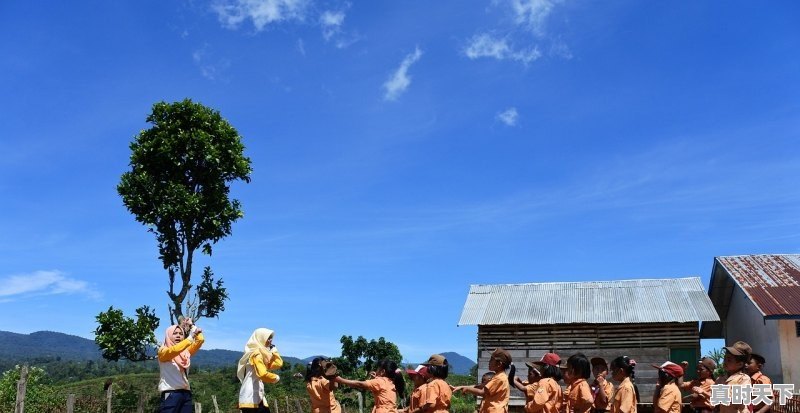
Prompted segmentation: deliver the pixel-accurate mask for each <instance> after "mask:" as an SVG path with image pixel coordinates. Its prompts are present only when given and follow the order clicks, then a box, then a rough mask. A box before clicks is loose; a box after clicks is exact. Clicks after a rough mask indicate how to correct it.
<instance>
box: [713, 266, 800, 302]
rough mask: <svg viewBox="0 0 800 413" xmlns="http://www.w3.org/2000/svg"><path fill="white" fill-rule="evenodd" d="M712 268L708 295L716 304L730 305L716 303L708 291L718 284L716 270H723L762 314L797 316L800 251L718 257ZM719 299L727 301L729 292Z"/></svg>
mask: <svg viewBox="0 0 800 413" xmlns="http://www.w3.org/2000/svg"><path fill="white" fill-rule="evenodd" d="M717 266H719V268H716V267H717ZM714 267H715V269H714V270H713V271H712V279H711V284H710V287H709V295H710V296H711V297H712V300H713V301H714V303H715V304H716V305H718V306H721V307H722V306H724V307H725V308H727V306H728V305H730V303H728V302H725V303H719V302H718V301H720V300H719V299H715V298H716V294H712V293H713V291H711V290H713V289H714V288H715V286H716V285H721V284H720V282H721V281H719V280H717V281H716V282H715V280H716V279H717V277H718V276H721V275H722V273H720V272H719V271H718V269H722V270H724V272H725V274H727V275H728V276H729V277H730V278H732V279H733V281H734V282H736V285H738V286H739V288H741V289H742V291H744V293H745V294H746V295H747V296H748V297H749V298H750V300H751V301H752V302H753V304H755V306H756V308H758V310H759V311H760V312H761V314H762V315H763V316H764V317H766V318H796V317H800V254H771V255H740V256H733V257H717V258H716V259H715V262H714ZM721 298H722V300H723V301H724V299H725V298H727V299H728V300H730V296H729V295H728V296H727V297H725V296H722V297H721ZM726 313H727V312H726ZM720 314H722V313H720Z"/></svg>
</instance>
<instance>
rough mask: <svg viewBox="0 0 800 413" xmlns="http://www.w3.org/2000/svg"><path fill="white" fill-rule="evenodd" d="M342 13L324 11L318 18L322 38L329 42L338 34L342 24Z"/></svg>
mask: <svg viewBox="0 0 800 413" xmlns="http://www.w3.org/2000/svg"><path fill="white" fill-rule="evenodd" d="M344 17H345V15H344V12H343V11H335V12H334V11H325V12H323V13H322V15H321V16H320V17H319V24H320V26H322V37H324V38H325V41H329V40H330V39H331V37H333V36H334V35H335V34H337V33H339V32H340V31H341V28H342V23H344Z"/></svg>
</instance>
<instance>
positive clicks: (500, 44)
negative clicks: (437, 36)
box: [464, 33, 542, 64]
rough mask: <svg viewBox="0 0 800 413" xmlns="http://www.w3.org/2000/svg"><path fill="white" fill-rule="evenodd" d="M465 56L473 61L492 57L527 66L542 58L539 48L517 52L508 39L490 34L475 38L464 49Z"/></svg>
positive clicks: (479, 35)
mask: <svg viewBox="0 0 800 413" xmlns="http://www.w3.org/2000/svg"><path fill="white" fill-rule="evenodd" d="M464 54H466V55H467V57H469V58H470V59H473V60H475V59H480V58H482V57H490V58H495V59H497V60H506V59H508V60H515V61H518V62H522V63H525V64H528V63H530V62H533V61H535V60H537V59H539V58H540V57H541V56H542V54H541V52H539V49H538V48H537V47H533V48H531V49H527V50H515V49H514V48H513V46H512V45H511V44H509V41H508V39H506V38H498V37H494V36H492V35H491V34H489V33H482V34H478V35H475V36H473V37H472V39H470V41H469V44H468V45H467V47H466V48H465V49H464Z"/></svg>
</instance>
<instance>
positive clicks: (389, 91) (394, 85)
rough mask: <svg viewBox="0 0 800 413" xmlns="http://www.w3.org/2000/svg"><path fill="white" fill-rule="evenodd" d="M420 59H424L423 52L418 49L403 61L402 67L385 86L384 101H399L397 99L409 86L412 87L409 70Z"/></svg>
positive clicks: (390, 77)
mask: <svg viewBox="0 0 800 413" xmlns="http://www.w3.org/2000/svg"><path fill="white" fill-rule="evenodd" d="M420 57H422V51H421V50H420V49H419V47H417V48H415V49H414V52H412V53H410V54H408V55H407V56H406V57H405V58H404V59H403V62H402V63H400V67H398V68H397V70H395V72H394V73H393V74H392V75H391V76H389V79H388V80H387V81H386V82H385V83H384V84H383V88H384V89H385V90H386V93H385V94H384V96H383V97H384V99H386V100H397V98H398V97H400V95H401V94H403V92H405V91H406V89H408V86H409V85H411V77H410V76H409V75H408V69H409V68H411V65H413V64H414V63H416V62H417V61H419V59H420Z"/></svg>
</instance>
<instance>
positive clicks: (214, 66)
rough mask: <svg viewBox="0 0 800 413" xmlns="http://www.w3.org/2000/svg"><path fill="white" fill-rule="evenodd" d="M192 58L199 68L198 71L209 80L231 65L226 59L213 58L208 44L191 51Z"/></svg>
mask: <svg viewBox="0 0 800 413" xmlns="http://www.w3.org/2000/svg"><path fill="white" fill-rule="evenodd" d="M192 60H193V61H194V63H195V65H197V67H198V68H199V69H200V73H201V74H202V75H203V77H204V78H206V79H209V80H217V79H219V78H220V76H221V75H222V74H223V73H224V72H225V71H226V70H228V68H229V67H230V66H231V62H230V60H228V59H217V58H214V56H213V55H212V53H211V51H210V46H209V45H208V44H205V45H204V46H203V47H202V48H200V49H197V50H195V51H194V52H193V53H192Z"/></svg>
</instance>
